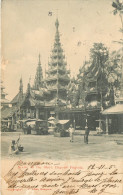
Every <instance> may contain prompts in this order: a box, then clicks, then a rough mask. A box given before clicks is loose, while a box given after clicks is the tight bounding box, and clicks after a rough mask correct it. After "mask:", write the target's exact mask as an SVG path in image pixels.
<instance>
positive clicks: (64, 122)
mask: <svg viewBox="0 0 123 195" xmlns="http://www.w3.org/2000/svg"><path fill="white" fill-rule="evenodd" d="M68 122H69V120H59V121H58V122H57V121H48V123H51V124H61V125H64V124H66V123H68Z"/></svg>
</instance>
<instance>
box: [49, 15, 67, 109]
mask: <svg viewBox="0 0 123 195" xmlns="http://www.w3.org/2000/svg"><path fill="white" fill-rule="evenodd" d="M55 26H56V34H55V41H54V45H53V49H52V54H51V57H50V58H51V59H50V62H49V63H48V71H47V78H46V85H47V89H48V91H49V92H50V95H49V97H48V101H49V103H51V104H52V105H66V101H67V86H68V84H69V82H70V78H69V71H68V70H67V68H66V67H67V63H66V61H65V55H64V52H63V49H62V47H61V43H60V34H59V21H58V19H56V22H55Z"/></svg>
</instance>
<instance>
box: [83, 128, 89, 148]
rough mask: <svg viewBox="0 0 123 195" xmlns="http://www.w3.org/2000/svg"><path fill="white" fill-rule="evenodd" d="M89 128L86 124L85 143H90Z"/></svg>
mask: <svg viewBox="0 0 123 195" xmlns="http://www.w3.org/2000/svg"><path fill="white" fill-rule="evenodd" d="M89 132H90V131H89V129H88V127H87V126H85V135H84V143H86V144H88V136H89Z"/></svg>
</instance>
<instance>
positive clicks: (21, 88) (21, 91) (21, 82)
mask: <svg viewBox="0 0 123 195" xmlns="http://www.w3.org/2000/svg"><path fill="white" fill-rule="evenodd" d="M19 92H20V93H22V94H23V81H22V76H21V78H20V86H19Z"/></svg>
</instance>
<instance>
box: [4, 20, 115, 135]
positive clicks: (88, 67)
mask: <svg viewBox="0 0 123 195" xmlns="http://www.w3.org/2000/svg"><path fill="white" fill-rule="evenodd" d="M55 27H56V33H55V39H54V44H53V49H52V51H51V56H50V60H49V62H48V70H47V71H46V78H45V79H44V78H43V71H42V64H41V59H40V54H39V58H38V65H37V69H36V74H35V79H34V84H33V86H31V84H30V81H29V83H28V84H27V89H26V92H25V93H24V92H23V82H22V78H21V79H20V86H19V92H18V93H17V95H16V96H15V97H14V98H13V100H12V101H11V104H12V107H11V108H7V109H5V111H4V112H3V113H2V118H3V120H9V121H10V123H9V124H11V125H12V127H14V125H15V124H17V123H18V121H23V120H27V119H36V120H38V119H39V120H45V121H48V118H49V117H51V116H54V117H55V118H56V119H59V120H62V119H63V120H69V121H70V123H72V124H73V125H74V127H75V129H85V126H86V125H87V126H88V127H89V129H90V130H96V127H98V126H99V122H100V121H101V123H102V125H104V127H102V128H103V130H104V131H105V130H106V125H105V124H104V123H103V122H104V119H103V118H104V117H103V116H102V114H101V113H102V111H103V110H105V109H106V108H107V107H110V106H111V105H113V104H114V99H113V96H114V91H113V89H112V88H110V90H109V88H108V81H107V79H106V77H105V74H104V72H103V68H102V67H101V65H100V64H99V63H98V62H96V63H95V62H94V61H92V62H91V63H90V62H85V63H84V65H83V66H82V68H81V69H80V73H79V75H78V77H77V79H75V78H72V79H71V78H70V70H68V69H67V62H66V59H65V54H64V51H63V49H62V45H61V41H60V33H59V21H58V19H56V22H55ZM3 95H4V94H3ZM4 97H5V96H4Z"/></svg>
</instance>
